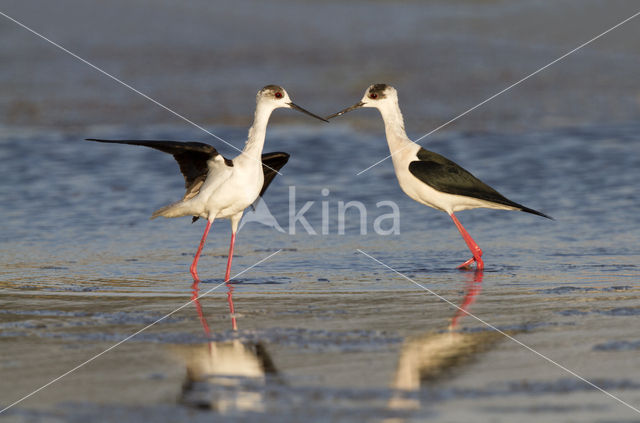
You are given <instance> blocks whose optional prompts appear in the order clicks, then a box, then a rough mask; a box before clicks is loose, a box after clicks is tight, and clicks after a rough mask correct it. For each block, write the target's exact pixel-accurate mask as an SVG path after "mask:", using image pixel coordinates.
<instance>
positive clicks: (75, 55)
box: [0, 12, 282, 175]
mask: <svg viewBox="0 0 640 423" xmlns="http://www.w3.org/2000/svg"><path fill="white" fill-rule="evenodd" d="M0 15H2V16H4V17H5V18H7V19H9V20H10V21H11V22H14V23H15V24H17V25H19V26H21V27H22V28H24V29H26V30H27V31H29V32H31V33H32V34H34V35H36V36H38V37H40V38H42V39H43V40H45V41H46V42H48V43H49V44H51V45H53V46H55V47H57V48H59V49H60V50H62V51H64V52H65V53H67V54H69V55H71V56H73V57H74V58H76V59H78V60H79V61H81V62H82V63H84V64H86V65H88V66H90V67H92V68H93V69H95V70H97V71H98V72H100V73H101V74H103V75H105V76H108V77H109V78H111V79H113V80H114V81H116V82H117V83H119V84H121V85H123V86H125V87H127V88H129V89H130V90H131V91H133V92H134V93H136V94H139V95H141V96H142V97H144V98H146V99H147V100H149V101H151V102H152V103H154V104H156V105H158V106H160V107H162V108H163V109H165V110H166V111H168V112H169V113H171V114H173V115H175V116H177V117H179V118H180V119H182V120H184V121H185V122H187V123H189V124H191V125H193V126H195V127H196V128H198V129H200V130H201V131H203V132H205V133H207V134H209V135H211V136H212V137H214V138H216V139H217V140H219V141H222V142H223V143H225V144H226V145H228V146H229V147H231V148H233V149H234V150H236V151H239V152H241V153H242V150H240V149H239V148H238V147H236V146H235V145H233V144H231V143H229V142H227V141H225V140H223V139H222V138H220V137H219V136H217V135H216V134H214V133H213V132H210V131H208V130H207V129H205V128H203V127H202V126H200V125H198V124H197V123H195V122H193V121H191V120H190V119H188V118H186V117H185V116H183V115H181V114H180V113H178V112H176V111H175V110H173V109H171V108H169V107H167V106H165V105H164V104H162V103H160V102H159V101H157V100H155V99H153V98H151V97H149V96H148V95H146V94H145V93H143V92H142V91H140V90H137V89H136V88H134V87H132V86H131V85H129V84H127V83H126V82H124V81H122V80H121V79H118V78H117V77H115V76H113V75H111V74H110V73H109V72H107V71H105V70H103V69H101V68H99V67H98V66H96V65H94V64H93V63H91V62H89V61H88V60H86V59H83V58H82V57H80V56H78V55H77V54H75V53H74V52H72V51H70V50H68V49H66V48H64V47H63V46H61V45H60V44H58V43H56V42H55V41H53V40H50V39H49V38H47V37H45V36H44V35H42V34H40V33H39V32H37V31H36V30H34V29H32V28H29V27H28V26H27V25H25V24H23V23H22V22H19V21H17V20H15V19H14V18H12V17H11V16H9V15H7V14H6V13H3V12H0ZM262 165H263V166H266V167H267V168H269V169H271V170H273V171H274V172H276V173H277V174H278V175H282V174H281V173H280V172H279V171H277V170H276V169H273V168H271V167H269V166H267V165H265V164H264V163H263V164H262Z"/></svg>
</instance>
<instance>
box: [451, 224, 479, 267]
mask: <svg viewBox="0 0 640 423" xmlns="http://www.w3.org/2000/svg"><path fill="white" fill-rule="evenodd" d="M450 216H451V219H453V223H455V224H456V226H457V227H458V230H459V231H460V234H461V235H462V238H463V239H464V242H466V243H467V247H469V250H471V254H473V258H472V259H469V260H467V261H465V262H464V263H462V264H461V265H460V266H458V268H466V267H468V266H469V265H470V264H471V263H473V262H474V261H475V262H476V270H482V269H484V263H483V262H482V250H481V249H480V247H478V244H476V242H475V241H474V240H473V238H471V235H469V233H468V232H467V231H466V229H465V228H464V227H463V226H462V224H461V223H460V221H459V220H458V218H457V217H456V216H455V215H454V214H453V213H451V215H450Z"/></svg>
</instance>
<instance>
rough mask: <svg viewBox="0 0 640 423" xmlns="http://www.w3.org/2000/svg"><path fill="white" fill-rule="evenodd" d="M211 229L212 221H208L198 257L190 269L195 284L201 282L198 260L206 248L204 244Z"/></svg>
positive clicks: (197, 253) (197, 252)
mask: <svg viewBox="0 0 640 423" xmlns="http://www.w3.org/2000/svg"><path fill="white" fill-rule="evenodd" d="M209 229H211V221H209V220H207V227H206V228H204V234H203V235H202V240H200V245H199V246H198V251H196V256H195V257H194V259H193V263H191V267H190V268H189V271H190V272H191V276H193V281H194V282H200V278H198V259H200V254H201V253H202V248H203V247H204V243H205V241H206V240H207V235H208V234H209Z"/></svg>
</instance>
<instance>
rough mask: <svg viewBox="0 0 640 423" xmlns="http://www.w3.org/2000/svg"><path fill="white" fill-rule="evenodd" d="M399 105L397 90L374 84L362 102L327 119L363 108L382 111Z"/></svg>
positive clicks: (388, 86) (365, 93)
mask: <svg viewBox="0 0 640 423" xmlns="http://www.w3.org/2000/svg"><path fill="white" fill-rule="evenodd" d="M397 103H398V92H397V91H396V89H395V88H393V87H392V86H391V85H387V84H373V85H369V87H368V88H367V89H366V90H365V92H364V96H363V97H362V100H360V101H359V102H357V103H356V104H354V105H353V106H350V107H347V108H346V109H343V110H340V111H339V112H337V113H334V114H332V115H330V116H327V119H331V118H334V117H336V116H340V115H343V114H345V113H347V112H350V111H352V110H355V109H359V108H361V107H375V108H376V109H382V108H384V107H387V106H390V105H393V104H397Z"/></svg>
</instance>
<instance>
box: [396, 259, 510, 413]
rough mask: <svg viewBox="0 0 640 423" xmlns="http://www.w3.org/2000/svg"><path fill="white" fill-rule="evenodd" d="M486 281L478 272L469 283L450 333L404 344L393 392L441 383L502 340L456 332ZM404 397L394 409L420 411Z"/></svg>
mask: <svg viewBox="0 0 640 423" xmlns="http://www.w3.org/2000/svg"><path fill="white" fill-rule="evenodd" d="M482 277H483V272H482V271H476V272H475V274H473V275H472V279H470V280H468V281H467V283H466V286H465V295H464V298H463V299H462V302H461V303H460V306H459V308H458V309H457V310H456V312H455V314H454V315H453V317H452V319H451V324H450V325H449V326H448V329H447V330H446V331H444V332H441V333H426V334H423V335H418V336H415V337H411V338H408V339H407V340H406V341H405V342H404V344H403V346H402V350H401V351H400V356H399V359H398V366H397V369H396V373H395V377H394V380H393V382H392V386H391V387H392V388H393V389H395V390H400V391H405V392H406V391H417V390H418V389H419V388H420V387H421V384H423V383H424V382H429V381H434V380H437V379H438V378H440V377H441V376H442V375H444V374H446V373H447V372H448V371H451V370H454V369H456V368H457V367H459V366H460V365H462V364H463V363H466V362H468V361H469V360H470V359H472V358H473V357H475V356H476V355H477V354H478V353H480V352H482V351H485V350H487V349H489V348H490V347H491V346H493V345H494V344H495V343H496V342H497V341H498V340H500V339H501V338H502V335H500V334H499V333H497V332H494V331H482V332H471V333H464V332H460V331H456V330H455V329H457V328H458V325H459V323H460V319H461V318H462V317H463V316H465V315H467V314H468V309H469V307H470V306H471V304H473V303H474V301H475V300H476V297H477V296H478V295H479V294H480V290H481V287H482ZM400 394H401V392H399V394H398V395H396V396H394V397H393V398H392V399H391V401H390V403H389V406H390V407H391V408H396V409H399V408H401V409H409V408H414V409H415V408H419V406H420V401H419V399H417V398H407V397H406V395H405V396H403V395H400Z"/></svg>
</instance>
